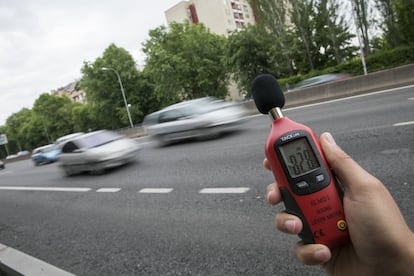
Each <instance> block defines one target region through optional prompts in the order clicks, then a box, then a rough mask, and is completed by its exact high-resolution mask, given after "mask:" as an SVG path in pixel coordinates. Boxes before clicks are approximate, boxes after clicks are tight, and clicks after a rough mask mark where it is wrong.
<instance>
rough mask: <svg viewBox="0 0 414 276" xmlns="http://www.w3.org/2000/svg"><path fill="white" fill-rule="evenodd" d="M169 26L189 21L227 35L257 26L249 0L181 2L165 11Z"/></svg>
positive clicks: (195, 0) (191, 0)
mask: <svg viewBox="0 0 414 276" xmlns="http://www.w3.org/2000/svg"><path fill="white" fill-rule="evenodd" d="M165 17H166V19H167V22H168V24H170V23H172V22H178V23H181V22H184V21H185V20H188V21H189V22H191V23H193V24H198V23H203V24H204V25H205V26H206V27H207V28H208V29H209V30H210V31H211V32H213V33H216V34H220V35H227V34H228V32H229V31H234V30H241V29H243V28H245V27H246V26H247V25H249V24H252V25H253V24H255V17H254V14H253V10H252V8H251V6H250V5H249V3H248V1H247V0H188V1H180V2H179V3H177V4H176V5H175V6H173V7H171V8H170V9H168V10H167V11H165Z"/></svg>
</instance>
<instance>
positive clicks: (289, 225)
mask: <svg viewBox="0 0 414 276" xmlns="http://www.w3.org/2000/svg"><path fill="white" fill-rule="evenodd" d="M285 229H286V231H288V232H289V233H296V232H295V230H296V221H294V220H287V221H286V222H285Z"/></svg>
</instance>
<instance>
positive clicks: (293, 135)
mask: <svg viewBox="0 0 414 276" xmlns="http://www.w3.org/2000/svg"><path fill="white" fill-rule="evenodd" d="M298 136H300V133H299V132H294V133H289V134H287V135H285V136H282V137H280V140H281V141H282V142H285V141H288V140H290V139H293V138H296V137H298Z"/></svg>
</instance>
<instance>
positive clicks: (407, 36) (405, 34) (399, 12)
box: [394, 0, 414, 44]
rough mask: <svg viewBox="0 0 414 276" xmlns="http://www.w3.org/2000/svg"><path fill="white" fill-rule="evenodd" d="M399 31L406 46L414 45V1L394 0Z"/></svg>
mask: <svg viewBox="0 0 414 276" xmlns="http://www.w3.org/2000/svg"><path fill="white" fill-rule="evenodd" d="M394 1H395V10H396V17H397V22H398V30H399V34H400V35H401V39H402V42H403V43H404V44H413V43H414V28H413V26H414V1H413V0H394Z"/></svg>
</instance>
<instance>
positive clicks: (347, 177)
mask: <svg viewBox="0 0 414 276" xmlns="http://www.w3.org/2000/svg"><path fill="white" fill-rule="evenodd" d="M320 143H321V147H322V150H323V152H324V154H325V157H326V161H327V162H328V164H329V165H330V166H331V168H332V170H333V171H334V173H335V175H336V176H337V178H338V179H339V181H340V183H341V186H342V188H343V189H344V190H347V189H349V192H352V191H354V192H357V190H359V189H360V188H362V187H363V186H365V185H370V183H372V180H373V179H374V177H373V176H372V175H371V174H369V173H368V172H367V171H365V170H364V169H363V168H362V167H361V166H360V165H358V163H356V162H355V161H354V160H353V159H352V158H351V157H350V156H349V155H348V154H347V153H346V152H344V151H343V150H342V149H341V148H340V147H339V146H338V145H337V144H336V143H335V140H334V138H333V137H332V135H331V134H330V133H328V132H325V133H323V134H322V135H321V137H320ZM355 189H356V190H355Z"/></svg>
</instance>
